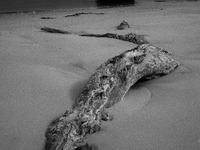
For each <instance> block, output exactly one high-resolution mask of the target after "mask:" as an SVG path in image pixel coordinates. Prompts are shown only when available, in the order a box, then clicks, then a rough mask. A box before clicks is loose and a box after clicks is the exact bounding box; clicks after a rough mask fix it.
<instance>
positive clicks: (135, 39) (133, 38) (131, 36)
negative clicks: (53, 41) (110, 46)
mask: <svg viewBox="0 0 200 150" xmlns="http://www.w3.org/2000/svg"><path fill="white" fill-rule="evenodd" d="M41 30H42V31H45V32H49V33H60V34H77V33H75V32H74V33H72V32H69V31H65V30H60V29H55V28H49V27H43V28H41ZM78 35H79V36H88V37H97V38H113V39H118V40H123V41H128V42H132V43H134V44H148V43H149V42H148V41H147V40H146V39H145V38H144V36H143V35H137V34H135V33H128V34H125V35H119V34H116V33H105V34H86V33H85V34H78Z"/></svg>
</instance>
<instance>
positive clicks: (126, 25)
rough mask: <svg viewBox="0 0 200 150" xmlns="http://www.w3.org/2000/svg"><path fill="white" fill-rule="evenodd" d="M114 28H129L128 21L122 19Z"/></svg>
mask: <svg viewBox="0 0 200 150" xmlns="http://www.w3.org/2000/svg"><path fill="white" fill-rule="evenodd" d="M116 28H117V29H118V30H123V29H126V28H130V25H129V24H128V22H127V21H126V20H123V21H122V22H121V23H120V24H119V25H118V26H117V27H116Z"/></svg>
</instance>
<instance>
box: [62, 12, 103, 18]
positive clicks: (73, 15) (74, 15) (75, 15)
mask: <svg viewBox="0 0 200 150" xmlns="http://www.w3.org/2000/svg"><path fill="white" fill-rule="evenodd" d="M90 14H91V15H104V13H92V12H89V13H84V12H82V13H75V14H72V15H66V16H65V17H78V16H80V15H90Z"/></svg>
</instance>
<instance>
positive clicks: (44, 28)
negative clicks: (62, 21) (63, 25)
mask: <svg viewBox="0 0 200 150" xmlns="http://www.w3.org/2000/svg"><path fill="white" fill-rule="evenodd" d="M41 30H42V31H45V32H49V33H60V34H72V33H71V32H68V31H64V30H60V29H55V28H49V27H42V28H41Z"/></svg>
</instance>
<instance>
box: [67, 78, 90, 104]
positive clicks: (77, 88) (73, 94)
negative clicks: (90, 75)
mask: <svg viewBox="0 0 200 150" xmlns="http://www.w3.org/2000/svg"><path fill="white" fill-rule="evenodd" d="M87 81H88V79H85V80H81V81H78V82H76V83H74V84H73V85H72V86H71V88H70V99H71V100H72V106H74V104H75V102H76V100H77V98H78V96H79V95H80V93H81V92H82V91H83V88H84V87H85V85H86V83H87Z"/></svg>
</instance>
